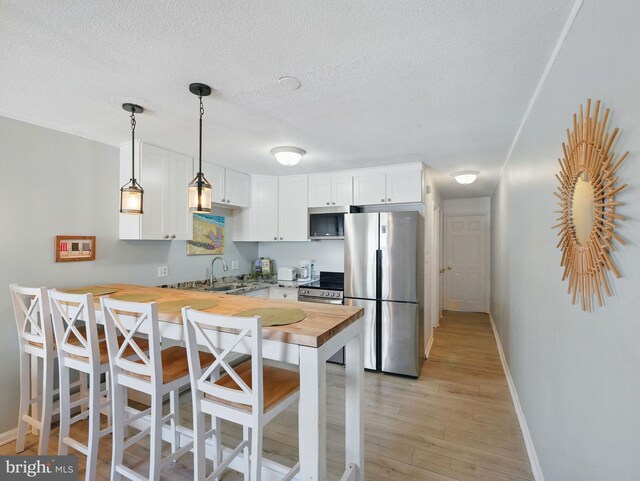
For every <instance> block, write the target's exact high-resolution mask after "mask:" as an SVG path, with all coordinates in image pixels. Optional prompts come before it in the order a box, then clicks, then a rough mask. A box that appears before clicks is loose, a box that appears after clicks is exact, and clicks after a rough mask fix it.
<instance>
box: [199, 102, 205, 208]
mask: <svg viewBox="0 0 640 481" xmlns="http://www.w3.org/2000/svg"><path fill="white" fill-rule="evenodd" d="M198 98H199V99H200V161H199V164H198V165H199V167H198V199H200V196H201V195H202V116H203V115H204V105H203V104H202V92H200V95H198ZM198 202H199V200H198Z"/></svg>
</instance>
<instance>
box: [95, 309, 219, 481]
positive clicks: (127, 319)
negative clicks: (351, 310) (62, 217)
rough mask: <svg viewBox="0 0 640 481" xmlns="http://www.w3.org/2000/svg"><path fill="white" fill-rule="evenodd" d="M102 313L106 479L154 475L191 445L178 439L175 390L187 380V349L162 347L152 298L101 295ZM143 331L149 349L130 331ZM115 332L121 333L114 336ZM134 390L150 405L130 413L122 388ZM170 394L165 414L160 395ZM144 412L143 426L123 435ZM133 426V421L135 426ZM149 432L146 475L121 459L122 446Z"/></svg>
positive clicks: (207, 357)
mask: <svg viewBox="0 0 640 481" xmlns="http://www.w3.org/2000/svg"><path fill="white" fill-rule="evenodd" d="M101 304H102V315H103V317H104V323H105V328H106V332H107V344H108V347H109V361H110V366H111V382H112V409H113V414H112V422H113V451H112V461H111V481H118V480H120V479H121V478H122V476H124V477H126V478H128V479H132V480H136V481H142V480H152V481H158V480H159V479H160V473H161V472H162V470H163V469H165V468H167V467H168V466H169V464H170V463H171V462H172V461H174V460H176V459H178V458H180V457H181V456H183V455H185V454H187V453H188V452H189V451H191V450H192V449H193V442H189V443H186V444H184V445H183V446H182V447H180V445H179V437H180V431H179V409H180V407H179V403H178V394H179V390H180V389H181V388H183V387H186V386H189V384H190V383H189V366H188V361H187V352H186V349H185V348H183V347H180V346H172V347H168V348H166V349H161V346H160V327H159V321H158V305H157V303H155V302H152V303H148V304H147V303H136V302H125V301H118V300H114V299H110V298H107V297H103V298H102V299H101ZM140 333H144V334H146V335H147V336H148V341H149V354H148V355H147V354H146V353H144V352H143V350H142V349H140V348H139V346H138V345H137V340H136V338H135V337H134V335H136V334H140ZM117 336H120V337H117ZM128 348H131V349H133V350H134V351H135V352H136V353H137V356H136V357H134V358H127V356H126V355H125V350H126V349H128ZM198 359H199V361H200V362H201V363H202V364H203V365H205V366H209V365H210V364H211V363H213V361H214V357H213V356H212V355H211V354H209V353H205V352H203V353H201V355H200V356H199V357H198ZM132 389H133V390H136V391H139V392H141V393H144V394H148V395H149V396H150V397H151V407H150V408H149V409H147V410H145V411H142V412H139V413H137V414H132V415H130V414H129V412H128V409H127V394H126V393H127V390H132ZM167 393H168V394H169V403H170V406H169V407H170V409H169V414H167V415H166V416H164V417H163V416H162V398H163V396H164V395H165V394H167ZM144 416H150V419H151V423H150V426H149V427H148V428H145V429H142V430H139V431H138V432H137V433H136V434H134V435H133V436H130V437H128V438H126V437H125V432H126V430H127V427H129V426H131V425H132V424H133V423H135V422H136V421H139V420H140V419H141V418H142V417H144ZM166 423H170V429H171V454H169V455H168V456H166V457H164V458H162V456H161V452H162V429H163V427H164V425H165V424H166ZM134 429H136V428H135V426H134ZM147 435H149V436H150V437H151V440H150V447H149V450H150V459H149V475H148V477H147V478H145V477H144V476H142V475H141V474H139V473H137V472H136V471H134V470H133V469H131V468H129V467H127V466H125V465H124V464H123V459H124V451H125V450H126V449H127V448H129V447H130V446H132V445H133V444H135V443H137V442H138V441H140V440H141V439H143V438H144V437H145V436H147Z"/></svg>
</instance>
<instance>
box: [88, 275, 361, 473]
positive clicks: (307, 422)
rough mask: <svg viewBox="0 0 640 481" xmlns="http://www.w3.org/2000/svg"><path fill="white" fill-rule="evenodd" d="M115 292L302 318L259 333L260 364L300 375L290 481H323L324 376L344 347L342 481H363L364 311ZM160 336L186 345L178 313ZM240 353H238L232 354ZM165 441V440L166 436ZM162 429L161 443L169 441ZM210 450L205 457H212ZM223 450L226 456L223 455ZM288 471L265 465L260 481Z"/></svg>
mask: <svg viewBox="0 0 640 481" xmlns="http://www.w3.org/2000/svg"><path fill="white" fill-rule="evenodd" d="M104 287H108V288H112V289H115V290H116V292H113V293H111V294H108V295H110V296H120V295H131V294H150V295H154V296H157V299H155V301H154V302H158V303H161V302H164V301H178V300H191V299H210V300H213V301H215V303H216V305H215V306H214V307H211V308H209V309H204V311H205V312H211V313H214V314H224V315H235V314H239V313H241V312H242V311H245V310H247V309H258V308H272V307H283V308H299V309H302V310H303V311H304V312H305V314H306V317H305V318H304V319H303V320H301V321H299V322H296V323H294V324H289V325H284V326H273V327H263V332H262V334H263V344H262V355H263V357H264V358H265V359H271V360H274V361H280V362H284V363H287V364H291V365H295V366H298V369H299V372H300V401H299V403H300V404H299V408H298V413H299V423H298V431H299V462H300V471H299V473H298V474H297V475H296V477H295V478H294V479H299V480H304V481H324V480H325V479H326V478H327V437H326V431H327V427H326V426H327V416H326V397H327V389H326V384H327V369H326V362H327V359H329V358H330V357H331V356H332V355H333V354H335V353H336V352H337V351H338V350H339V349H341V348H342V347H344V348H345V461H346V462H345V471H344V474H343V476H342V478H341V481H347V480H349V481H356V480H363V479H364V428H363V389H364V386H363V385H364V348H363V342H364V324H363V315H364V310H363V308H362V307H351V306H339V305H332V304H317V303H308V302H292V301H276V300H269V299H263V298H257V297H247V296H239V295H230V294H220V293H213V292H202V291H193V290H179V289H166V288H156V287H144V286H135V285H128V284H109V285H105V286H104ZM94 301H95V305H96V313H97V316H96V317H97V322H98V323H103V319H102V315H101V313H100V298H99V297H97V296H96V297H94ZM158 318H159V323H160V335H161V337H162V338H164V339H170V340H172V341H176V342H182V341H183V340H184V337H185V336H184V330H183V324H182V317H181V313H180V312H179V311H178V312H159V314H158ZM217 337H218V339H219V340H220V342H221V344H222V346H221V347H223V348H225V347H227V345H228V343H231V342H233V340H234V339H235V334H234V333H224V332H220V333H219V335H218V336H217ZM238 348H239V349H240V354H242V352H241V350H242V348H241V347H239V346H236V348H234V350H235V349H238ZM180 433H181V444H186V443H187V442H189V441H190V440H191V438H190V436H189V433H190V431H189V430H188V429H186V428H184V427H182V429H181V430H180ZM163 434H164V433H163ZM169 436H170V431H169V429H168V428H167V431H166V437H167V440H169ZM213 449H215V448H214V447H213V444H211V446H210V449H207V451H211V455H212V456H213V455H214V453H213ZM225 449H228V448H225ZM243 466H244V464H243V461H242V458H241V456H240V457H238V458H237V459H236V460H235V461H234V462H233V463H232V464H231V467H232V468H234V469H236V470H239V471H242V470H243ZM288 470H289V468H288V467H285V466H283V465H281V464H279V463H277V462H275V461H272V460H269V459H264V462H263V469H262V480H263V481H271V480H274V481H275V480H280V479H282V477H283V476H284V475H285V474H286V473H287V472H288Z"/></svg>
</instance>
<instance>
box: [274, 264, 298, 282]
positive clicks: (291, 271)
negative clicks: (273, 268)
mask: <svg viewBox="0 0 640 481" xmlns="http://www.w3.org/2000/svg"><path fill="white" fill-rule="evenodd" d="M296 279H298V268H297V267H278V280H279V281H295V280H296Z"/></svg>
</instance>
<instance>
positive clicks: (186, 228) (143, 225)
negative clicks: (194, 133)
mask: <svg viewBox="0 0 640 481" xmlns="http://www.w3.org/2000/svg"><path fill="white" fill-rule="evenodd" d="M135 150H136V179H137V180H138V182H139V183H140V185H142V187H143V189H144V197H143V214H142V215H130V214H120V239H127V240H190V239H191V237H192V221H193V215H192V214H191V213H190V212H189V204H188V197H187V186H188V185H189V182H191V179H192V178H193V159H192V158H191V157H187V156H185V155H181V154H177V153H175V152H171V151H169V150H166V149H163V148H160V147H156V146H154V145H149V144H145V143H143V142H140V141H136V145H135ZM130 178H131V143H130V142H129V143H126V144H123V145H122V146H121V147H120V185H124V184H125V183H127V182H128V181H129V179H130Z"/></svg>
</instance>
